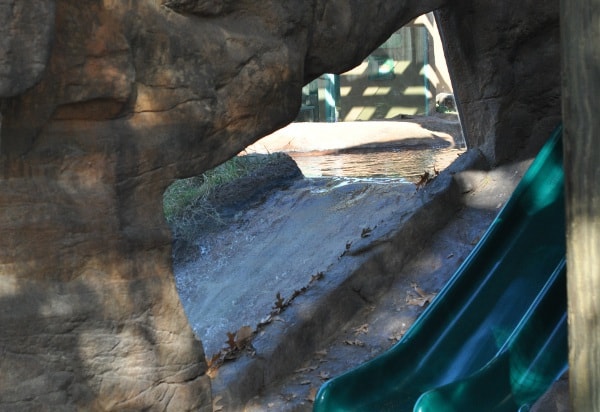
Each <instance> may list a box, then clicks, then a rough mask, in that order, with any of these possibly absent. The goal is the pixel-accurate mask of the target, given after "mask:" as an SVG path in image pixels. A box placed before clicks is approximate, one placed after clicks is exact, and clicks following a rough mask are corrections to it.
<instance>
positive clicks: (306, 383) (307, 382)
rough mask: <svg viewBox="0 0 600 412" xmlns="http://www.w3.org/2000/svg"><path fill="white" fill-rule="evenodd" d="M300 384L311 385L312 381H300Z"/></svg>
mask: <svg viewBox="0 0 600 412" xmlns="http://www.w3.org/2000/svg"><path fill="white" fill-rule="evenodd" d="M300 385H310V381H309V380H305V381H302V382H300Z"/></svg>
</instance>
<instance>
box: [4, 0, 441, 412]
mask: <svg viewBox="0 0 600 412" xmlns="http://www.w3.org/2000/svg"><path fill="white" fill-rule="evenodd" d="M442 3H443V0H426V1H412V2H408V1H396V0H395V1H389V0H377V1H372V2H369V3H368V6H365V3H364V2H362V1H356V0H329V1H327V0H313V1H305V0H290V1H286V2H282V1H280V0H264V1H254V0H239V1H233V0H211V1H208V0H170V1H165V0H163V1H162V2H161V1H158V0H131V1H125V0H39V1H38V0H36V1H33V0H0V23H1V24H0V113H1V115H2V120H1V121H2V123H1V130H0V232H1V236H0V330H2V333H1V334H0V371H2V372H1V374H0V410H172V411H184V410H206V411H209V410H211V400H210V382H209V379H208V378H207V376H206V375H205V370H206V363H205V360H204V353H203V350H202V345H201V343H200V342H199V341H198V340H197V339H196V337H195V336H194V335H193V333H192V330H191V328H190V327H189V325H188V323H187V320H186V318H185V315H184V312H183V309H182V306H181V304H180V302H179V298H178V296H177V292H176V290H175V286H174V280H173V274H172V269H171V253H170V251H171V246H170V244H171V238H170V234H169V232H168V229H167V226H166V224H165V222H164V219H163V214H162V193H163V191H164V189H165V188H166V187H167V186H168V185H169V184H170V183H171V182H172V181H173V179H175V178H181V177H187V176H191V175H195V174H199V173H201V172H203V171H205V170H207V169H209V168H211V167H213V166H215V165H217V164H218V163H220V162H222V161H224V160H226V159H228V158H229V157H231V156H233V155H235V154H236V153H238V152H239V151H240V150H242V149H243V148H244V147H246V146H247V145H248V144H250V143H252V142H253V141H255V140H257V139H258V138H259V137H261V136H263V135H265V134H267V133H269V132H271V131H273V130H275V129H277V128H279V127H281V126H283V125H284V124H286V123H287V122H289V121H291V120H292V119H294V117H295V116H296V114H297V111H298V108H299V105H300V90H301V86H302V85H303V84H304V83H305V82H307V81H309V80H311V79H313V78H314V77H316V76H318V75H320V74H321V73H323V72H341V71H345V70H347V69H349V68H351V67H352V66H353V65H355V64H357V63H359V62H360V61H361V60H362V59H363V58H364V56H366V55H367V54H368V53H369V52H370V51H371V50H372V49H374V48H375V47H377V45H378V44H380V43H381V42H382V41H383V40H385V38H387V37H388V36H389V35H390V34H391V33H392V32H393V31H394V30H396V29H397V28H398V27H400V26H402V25H403V24H404V23H406V22H408V21H410V20H411V19H413V18H414V17H416V16H418V15H420V14H422V13H424V12H426V11H429V10H432V9H434V8H437V7H438V6H440V5H441V4H442ZM373 22H377V24H373Z"/></svg>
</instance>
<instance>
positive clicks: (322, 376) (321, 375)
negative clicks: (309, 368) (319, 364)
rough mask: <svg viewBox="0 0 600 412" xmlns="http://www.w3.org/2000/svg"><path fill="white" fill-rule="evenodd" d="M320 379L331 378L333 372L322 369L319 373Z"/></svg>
mask: <svg viewBox="0 0 600 412" xmlns="http://www.w3.org/2000/svg"><path fill="white" fill-rule="evenodd" d="M319 379H321V380H322V381H327V380H329V379H331V374H330V373H329V372H325V371H321V372H320V373H319Z"/></svg>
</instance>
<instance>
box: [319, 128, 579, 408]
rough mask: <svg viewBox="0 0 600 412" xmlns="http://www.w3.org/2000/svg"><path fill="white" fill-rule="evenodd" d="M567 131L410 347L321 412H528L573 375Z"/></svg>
mask: <svg viewBox="0 0 600 412" xmlns="http://www.w3.org/2000/svg"><path fill="white" fill-rule="evenodd" d="M561 135H562V132H561V129H560V128H559V129H557V130H556V131H555V132H554V133H553V135H552V136H551V137H550V139H549V140H548V142H547V143H546V144H545V145H544V147H543V148H542V150H541V151H540V153H539V154H538V156H537V157H536V158H535V160H534V161H533V162H532V164H531V166H530V167H529V170H528V171H527V173H526V174H525V176H523V178H522V180H521V182H520V183H519V185H518V186H517V188H516V189H515V191H514V193H513V195H512V196H511V198H510V199H509V201H508V202H507V204H506V205H505V206H504V208H503V209H502V210H501V212H500V213H499V214H498V217H497V218H496V219H495V220H494V222H493V223H492V225H491V226H490V228H489V229H488V230H487V232H486V233H485V235H484V236H483V237H482V239H481V240H480V242H479V243H478V245H477V246H476V247H475V249H474V250H473V251H472V252H471V254H470V255H469V257H468V258H467V259H466V260H465V262H463V264H462V265H461V266H460V267H459V269H458V270H457V271H456V273H455V274H454V275H453V276H452V278H451V279H450V281H449V282H448V284H447V285H446V286H445V287H444V288H443V289H442V291H441V292H440V293H439V295H438V296H437V297H436V299H434V301H433V302H432V304H431V305H430V306H429V307H428V308H427V309H426V311H425V312H424V313H423V314H422V315H421V316H420V317H419V318H418V319H417V321H416V322H415V323H414V324H413V326H412V327H411V328H410V329H409V331H408V332H407V333H406V334H405V336H404V338H403V339H402V340H401V341H400V342H398V343H397V344H396V345H395V346H393V347H392V348H391V349H389V350H388V351H387V352H385V353H383V354H382V355H380V356H378V357H376V358H374V359H373V360H371V361H369V362H367V363H365V364H363V365H361V366H359V367H357V368H356V369H354V370H351V371H349V372H347V373H345V374H343V375H341V376H339V377H337V378H335V379H332V380H330V381H329V382H327V383H325V384H324V385H323V386H322V387H321V389H320V391H319V393H318V394H317V397H316V399H315V403H314V407H313V410H314V411H315V412H325V411H326V412H335V411H419V412H426V411H436V412H440V411H442V412H443V411H482V410H485V411H519V410H520V411H525V410H527V409H528V406H529V405H531V404H532V403H534V402H535V400H536V399H537V398H538V397H539V396H541V395H542V394H543V393H544V392H545V391H546V390H547V388H548V387H549V386H550V385H551V384H552V382H554V380H556V379H557V378H558V377H560V376H561V375H562V374H563V373H564V371H565V370H566V369H567V364H568V363H567V352H568V351H567V326H566V308H567V305H566V273H565V272H566V270H565V212H564V210H565V209H564V189H563V187H564V173H563V168H562V142H561Z"/></svg>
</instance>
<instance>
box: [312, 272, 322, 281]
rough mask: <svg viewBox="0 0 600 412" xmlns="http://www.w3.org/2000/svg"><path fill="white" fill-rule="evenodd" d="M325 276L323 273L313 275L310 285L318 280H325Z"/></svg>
mask: <svg viewBox="0 0 600 412" xmlns="http://www.w3.org/2000/svg"><path fill="white" fill-rule="evenodd" d="M324 276H325V274H324V273H323V272H319V273H317V274H316V275H312V276H311V277H310V281H309V283H313V282H315V281H317V280H321V279H323V277H324Z"/></svg>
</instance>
